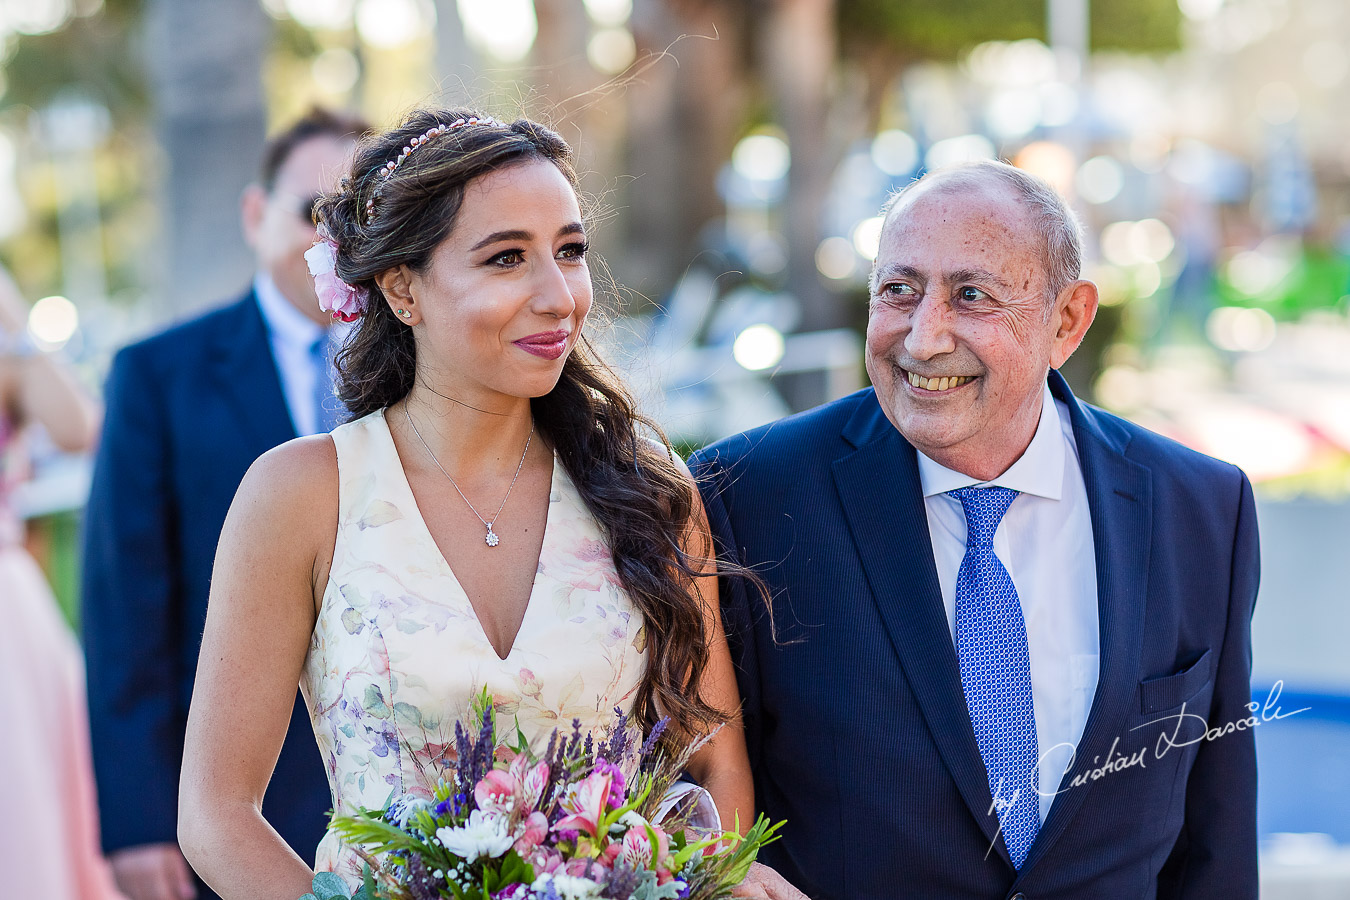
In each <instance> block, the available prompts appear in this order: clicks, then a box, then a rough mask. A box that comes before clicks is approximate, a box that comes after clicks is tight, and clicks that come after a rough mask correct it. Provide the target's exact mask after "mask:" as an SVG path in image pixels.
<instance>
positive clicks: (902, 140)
mask: <svg viewBox="0 0 1350 900" xmlns="http://www.w3.org/2000/svg"><path fill="white" fill-rule="evenodd" d="M872 162H873V164H875V165H876V167H877V168H878V169H880V170H881V171H883V172H885V173H886V174H887V175H909V174H910V173H912V172H913V171H914V170H915V169H916V168H918V165H919V144H918V142H917V141H915V140H914V138H912V137H910V136H909V134H907V133H906V132H904V131H901V130H899V129H898V128H892V129H889V130H887V131H883V132H881V133H880V134H878V135H877V136H876V137H875V138H873V139H872Z"/></svg>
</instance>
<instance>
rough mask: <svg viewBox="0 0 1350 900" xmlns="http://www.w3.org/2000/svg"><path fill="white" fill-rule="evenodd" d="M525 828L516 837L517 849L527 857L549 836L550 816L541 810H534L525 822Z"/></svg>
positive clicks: (523, 856)
mask: <svg viewBox="0 0 1350 900" xmlns="http://www.w3.org/2000/svg"><path fill="white" fill-rule="evenodd" d="M523 824H524V826H525V830H524V831H523V832H522V833H521V835H520V837H518V838H516V843H515V850H516V852H517V853H519V854H520V856H521V858H522V859H524V858H527V857H529V855H530V854H531V853H532V852H534V849H535V848H536V847H538V846H539V845H540V844H542V843H543V842H544V838H546V837H548V818H547V817H546V816H545V815H544V814H543V813H541V812H532V813H530V815H529V816H528V817H527V818H526V819H525V822H524V823H523Z"/></svg>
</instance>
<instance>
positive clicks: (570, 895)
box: [530, 872, 604, 900]
mask: <svg viewBox="0 0 1350 900" xmlns="http://www.w3.org/2000/svg"><path fill="white" fill-rule="evenodd" d="M550 884H552V885H553V891H554V893H555V894H556V895H557V896H558V897H559V898H561V900H592V898H595V897H599V896H600V892H601V891H602V890H603V889H604V886H603V885H599V884H596V883H595V882H594V881H591V880H590V879H589V878H582V877H581V876H579V875H566V874H564V873H562V872H555V873H553V874H551V875H541V876H540V877H539V878H537V879H535V882H534V884H532V885H530V890H532V891H533V892H534V893H535V894H536V895H537V896H541V897H543V896H548V886H549V885H550Z"/></svg>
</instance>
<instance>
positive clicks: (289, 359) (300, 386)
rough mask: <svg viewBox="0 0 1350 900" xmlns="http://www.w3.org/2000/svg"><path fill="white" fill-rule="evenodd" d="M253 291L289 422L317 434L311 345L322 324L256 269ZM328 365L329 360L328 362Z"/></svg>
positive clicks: (299, 429)
mask: <svg viewBox="0 0 1350 900" xmlns="http://www.w3.org/2000/svg"><path fill="white" fill-rule="evenodd" d="M253 293H254V294H256V295H257V297H258V307H259V309H261V310H262V317H263V323H264V324H265V325H266V326H267V340H268V343H269V344H270V345H271V347H272V358H273V359H274V360H276V364H277V373H278V374H279V375H280V376H281V393H282V395H283V396H284V397H285V398H286V409H287V410H289V411H290V414H291V423H292V424H294V425H295V433H296V434H298V435H307V434H317V433H318V431H319V428H318V424H317V420H318V410H317V409H315V405H314V392H315V390H317V388H318V383H317V382H318V377H319V376H318V373H317V372H315V371H314V361H313V357H312V356H310V348H312V347H313V346H314V342H315V341H317V340H318V339H319V338H320V337H322V336H323V334H324V329H323V327H322V326H321V325H318V324H317V323H315V321H314V320H313V319H311V318H309V316H306V315H305V314H304V313H302V312H301V311H300V310H298V309H296V308H295V306H294V304H292V303H291V301H289V300H287V299H286V298H285V297H283V296H282V294H281V291H280V289H278V288H277V286H276V283H275V282H273V281H272V278H271V276H270V275H268V274H267V273H265V272H259V273H258V274H257V275H255V276H254V278H253ZM330 365H331V363H330Z"/></svg>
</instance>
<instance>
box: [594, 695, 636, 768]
mask: <svg viewBox="0 0 1350 900" xmlns="http://www.w3.org/2000/svg"><path fill="white" fill-rule="evenodd" d="M631 749H632V746H631V742H630V736H629V734H628V713H626V712H624V711H623V707H620V706H616V707H614V725H613V726H612V727H611V728H610V732H609V740H608V741H606V742H604V743H602V744H601V745H600V751H599V752H600V755H601V756H603V757H604V758H605V759H609V760H613V761H614V762H620V761H622V760H624V759H627V758H628V753H629V751H630V750H631Z"/></svg>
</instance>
